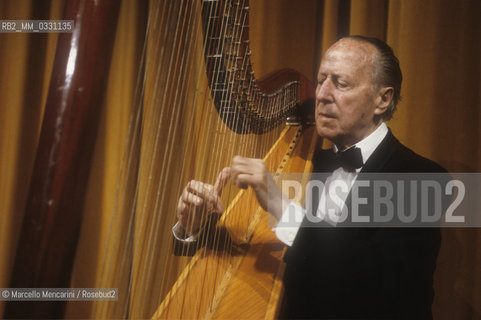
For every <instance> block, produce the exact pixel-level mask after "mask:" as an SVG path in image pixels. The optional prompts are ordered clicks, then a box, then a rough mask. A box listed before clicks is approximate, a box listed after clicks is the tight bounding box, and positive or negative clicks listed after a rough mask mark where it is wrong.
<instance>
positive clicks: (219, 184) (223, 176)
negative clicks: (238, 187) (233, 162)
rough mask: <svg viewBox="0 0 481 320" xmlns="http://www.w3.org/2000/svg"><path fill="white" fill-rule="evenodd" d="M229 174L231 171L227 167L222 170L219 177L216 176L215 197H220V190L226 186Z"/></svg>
mask: <svg viewBox="0 0 481 320" xmlns="http://www.w3.org/2000/svg"><path fill="white" fill-rule="evenodd" d="M230 173H231V169H230V168H229V167H227V168H224V169H222V170H221V172H219V175H218V176H217V179H216V181H215V184H214V192H215V194H216V195H217V196H219V197H220V196H221V195H222V190H224V187H225V185H226V184H227V181H228V180H229V177H230Z"/></svg>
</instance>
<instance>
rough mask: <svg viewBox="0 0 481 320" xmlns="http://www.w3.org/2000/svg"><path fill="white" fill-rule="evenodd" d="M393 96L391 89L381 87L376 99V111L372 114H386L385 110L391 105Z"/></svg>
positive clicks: (392, 89)
mask: <svg viewBox="0 0 481 320" xmlns="http://www.w3.org/2000/svg"><path fill="white" fill-rule="evenodd" d="M393 94H394V88H393V87H383V88H381V89H379V91H378V93H377V97H376V109H375V110H374V114H376V115H382V114H383V113H384V112H386V110H387V108H388V107H389V105H390V104H391V101H392V98H393Z"/></svg>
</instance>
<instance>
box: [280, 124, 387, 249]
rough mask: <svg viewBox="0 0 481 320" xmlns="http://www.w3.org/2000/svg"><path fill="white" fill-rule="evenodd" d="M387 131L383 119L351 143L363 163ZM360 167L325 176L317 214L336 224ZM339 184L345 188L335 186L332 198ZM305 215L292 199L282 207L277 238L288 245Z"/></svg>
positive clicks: (337, 171) (335, 149) (340, 170)
mask: <svg viewBox="0 0 481 320" xmlns="http://www.w3.org/2000/svg"><path fill="white" fill-rule="evenodd" d="M387 133H388V128H387V126H386V124H385V123H382V124H381V125H380V126H379V127H377V128H376V130H374V131H373V132H372V133H371V134H370V135H369V136H367V137H366V138H364V139H363V140H361V141H359V142H358V143H356V144H355V145H354V146H352V147H357V148H359V149H361V155H362V162H363V164H364V163H366V161H367V160H368V159H369V157H370V156H371V155H372V153H373V152H374V150H376V148H377V146H378V145H379V144H380V143H381V141H382V140H383V139H384V137H386V135H387ZM337 151H338V149H337V147H336V146H334V152H337ZM361 169H362V168H359V169H356V171H353V172H349V171H346V170H345V169H344V168H342V167H340V168H338V169H336V170H334V171H333V172H332V174H331V175H330V176H329V177H328V178H327V179H326V181H325V184H324V186H325V187H324V189H323V190H322V192H321V198H320V199H319V207H318V209H317V212H316V216H317V217H319V218H320V219H322V220H324V221H325V222H327V223H329V224H331V225H333V226H335V225H336V224H337V222H338V221H339V217H340V215H341V208H343V207H344V204H345V201H346V198H347V196H348V195H349V192H350V190H351V187H352V185H353V184H354V182H355V181H356V178H357V176H358V174H359V172H360V171H361ZM341 185H343V186H347V188H344V189H342V188H340V187H338V189H337V190H336V192H335V193H336V194H337V195H338V197H333V198H331V197H330V196H329V194H332V193H331V192H333V189H332V188H334V186H341ZM305 215H306V210H305V209H304V208H302V207H301V206H300V205H299V204H297V203H295V202H292V201H291V203H290V204H289V206H288V207H287V208H286V209H285V210H284V212H283V214H282V217H281V220H280V221H279V223H278V224H277V226H276V227H274V229H273V231H274V232H275V234H276V236H277V238H279V240H281V241H282V242H284V243H285V244H287V245H288V246H292V243H293V242H294V240H295V238H296V235H297V232H298V231H299V227H300V225H301V223H302V220H303V218H304V216H305Z"/></svg>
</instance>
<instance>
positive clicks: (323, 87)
mask: <svg viewBox="0 0 481 320" xmlns="http://www.w3.org/2000/svg"><path fill="white" fill-rule="evenodd" d="M332 90H333V86H332V81H331V80H330V79H326V80H324V81H323V82H322V83H318V84H317V88H316V100H318V101H321V102H324V103H329V102H332V101H333V100H334V97H333V95H332V94H333V91H332Z"/></svg>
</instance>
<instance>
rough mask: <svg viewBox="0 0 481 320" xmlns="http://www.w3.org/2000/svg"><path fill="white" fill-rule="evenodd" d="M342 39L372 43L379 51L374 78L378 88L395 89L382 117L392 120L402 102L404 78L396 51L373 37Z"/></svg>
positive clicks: (348, 37) (357, 36)
mask: <svg viewBox="0 0 481 320" xmlns="http://www.w3.org/2000/svg"><path fill="white" fill-rule="evenodd" d="M342 39H352V40H357V41H361V42H365V43H370V44H372V45H373V46H374V47H375V48H376V49H377V51H378V53H379V56H378V57H377V59H376V60H375V62H374V63H375V65H374V76H373V78H374V79H375V81H376V82H377V85H378V86H387V87H392V88H393V89H394V92H393V97H392V100H391V103H390V104H389V106H388V108H387V111H386V112H385V113H384V114H383V115H382V117H383V119H384V120H386V121H387V120H389V119H391V118H392V116H393V114H394V112H395V111H396V107H397V104H398V102H399V101H400V100H401V83H402V78H403V76H402V72H401V67H400V66H399V60H398V58H397V57H396V56H395V55H394V51H393V50H392V48H391V47H390V46H389V45H388V44H387V43H386V42H384V41H382V40H380V39H377V38H373V37H366V36H360V35H355V36H347V37H345V38H342ZM342 39H341V40H342Z"/></svg>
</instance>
